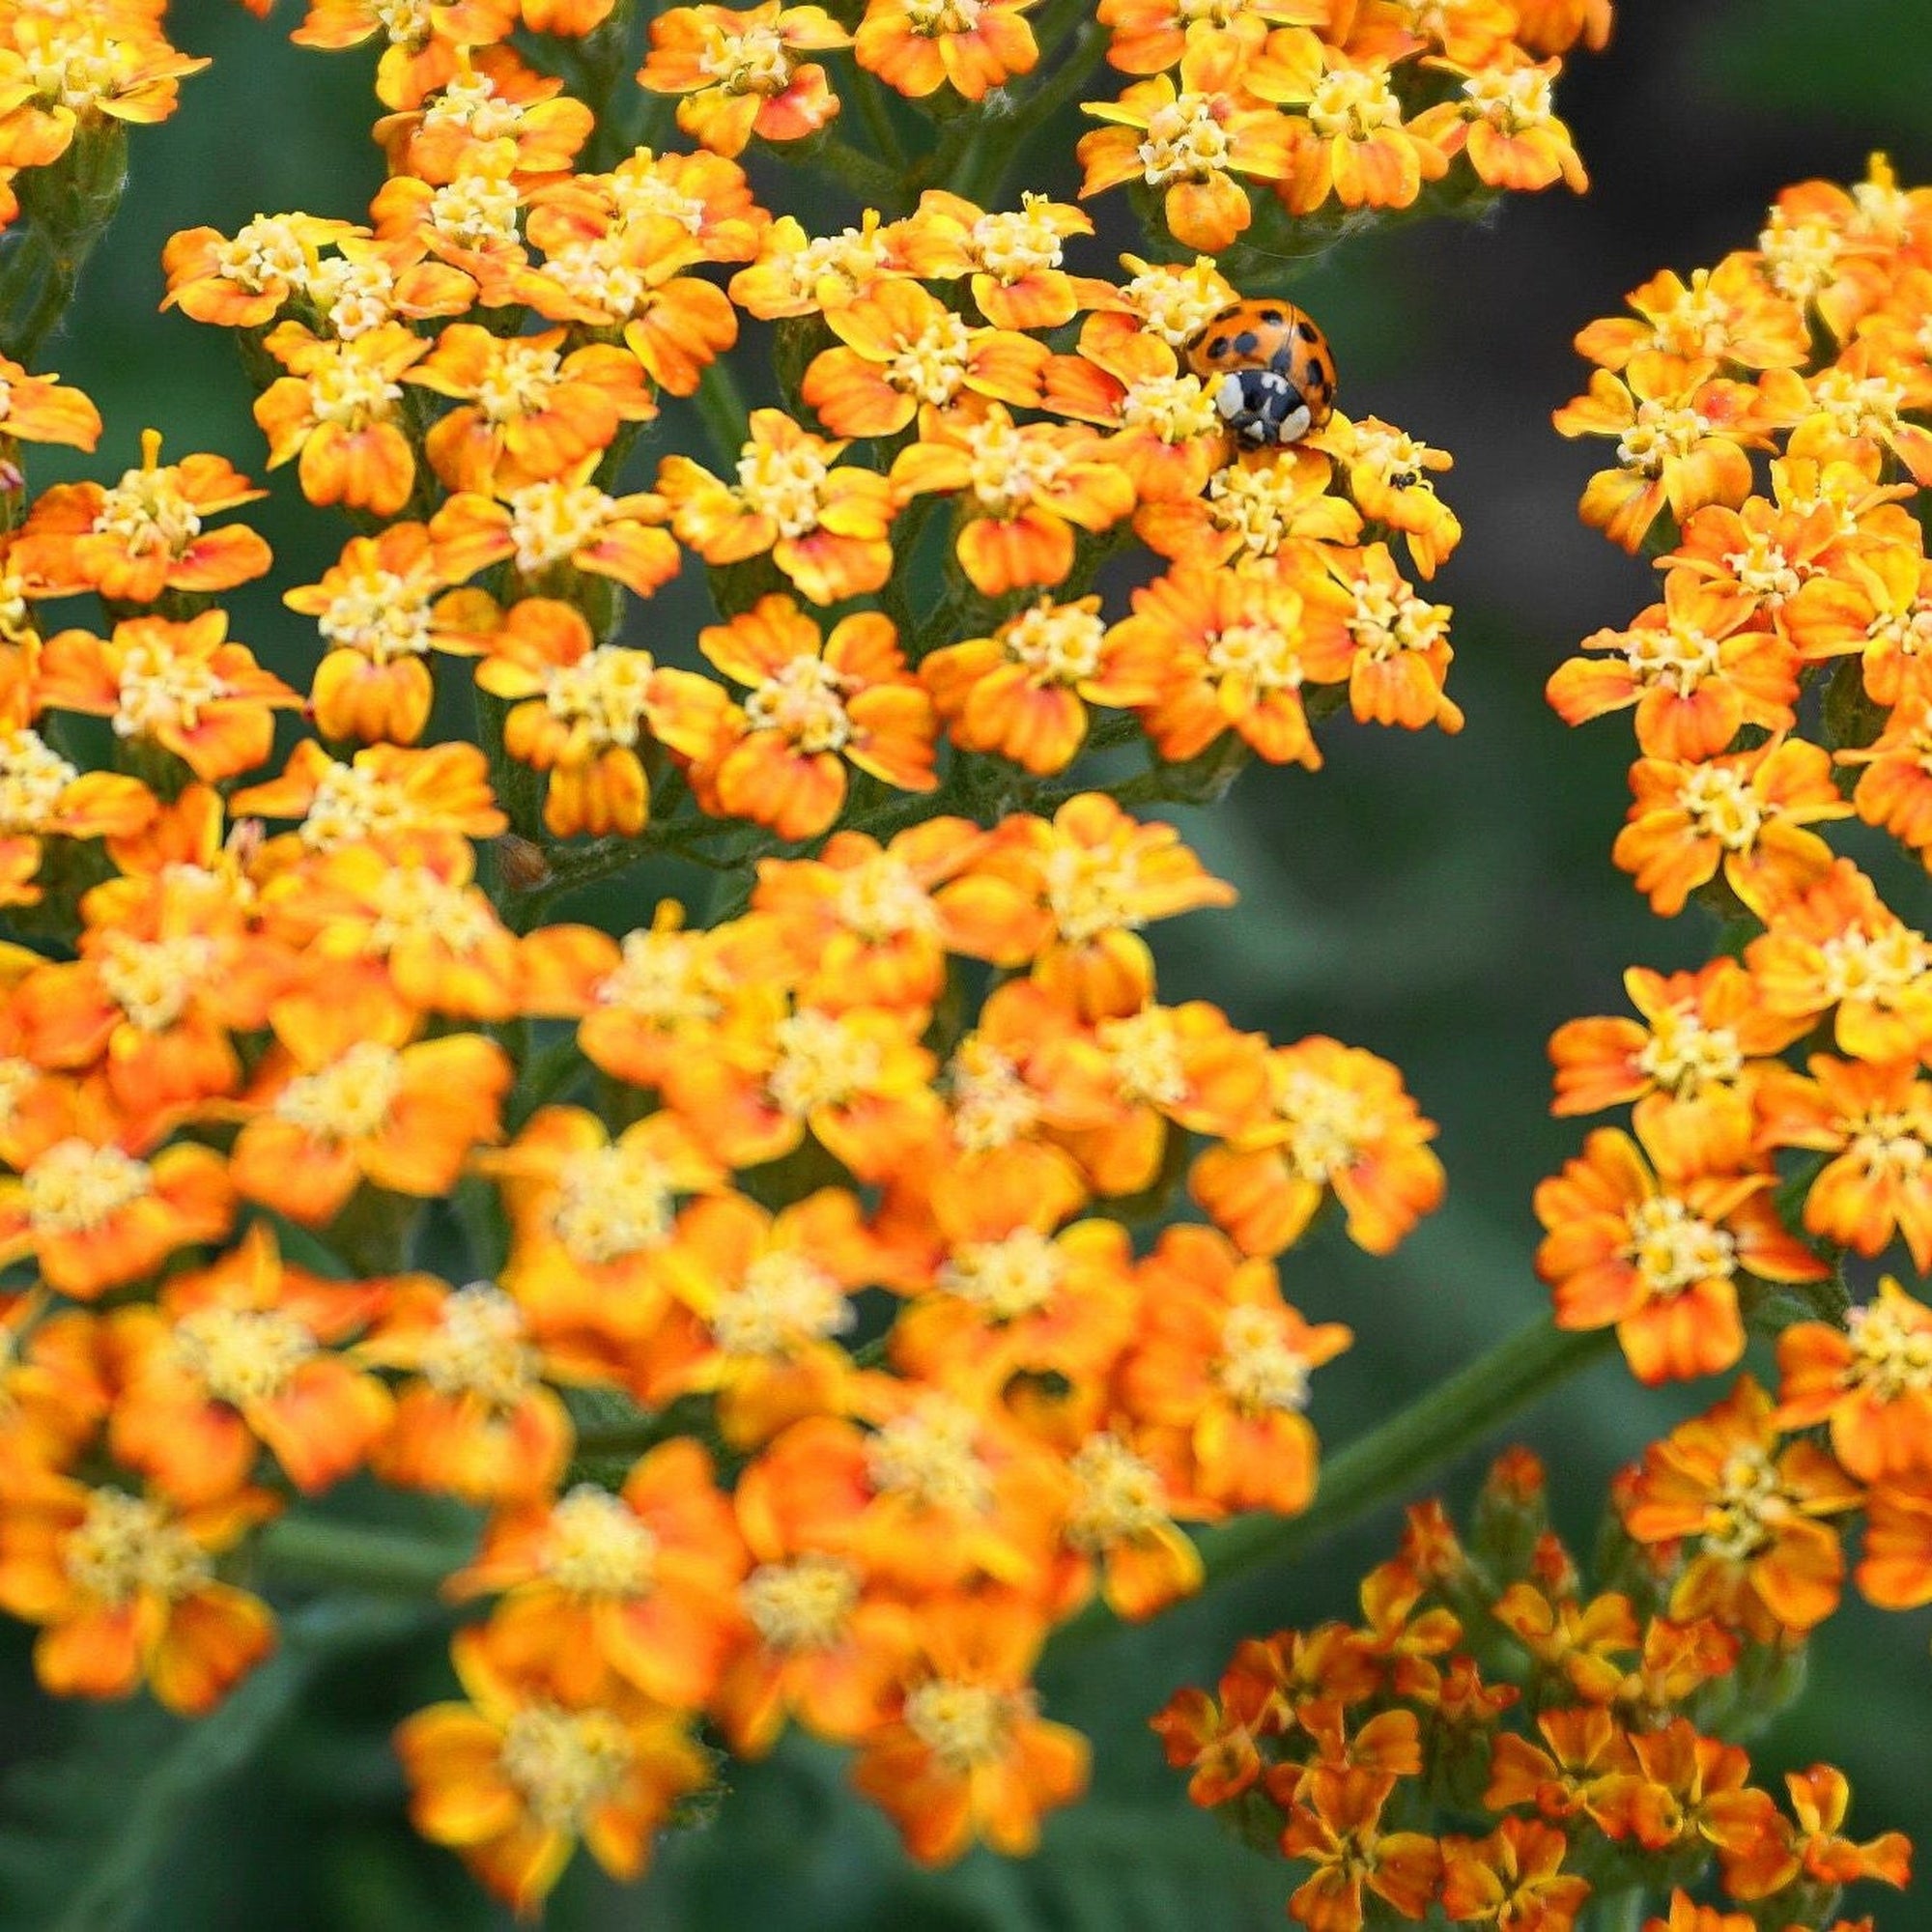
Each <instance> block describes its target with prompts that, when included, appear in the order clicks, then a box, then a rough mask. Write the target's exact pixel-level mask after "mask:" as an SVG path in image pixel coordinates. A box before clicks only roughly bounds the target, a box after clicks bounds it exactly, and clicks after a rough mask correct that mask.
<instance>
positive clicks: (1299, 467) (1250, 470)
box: [1134, 443, 1362, 579]
mask: <svg viewBox="0 0 1932 1932" xmlns="http://www.w3.org/2000/svg"><path fill="white" fill-rule="evenodd" d="M1334 483H1335V469H1334V465H1333V463H1332V462H1331V461H1330V460H1329V458H1328V457H1327V456H1325V455H1324V454H1323V453H1322V452H1321V450H1319V449H1311V448H1306V447H1304V446H1303V445H1301V444H1298V443H1297V444H1295V445H1293V447H1291V448H1288V449H1278V450H1243V451H1241V452H1240V453H1239V454H1238V455H1236V458H1235V459H1234V461H1233V462H1232V463H1227V464H1224V465H1223V466H1222V467H1221V468H1220V469H1217V470H1215V471H1214V473H1213V474H1212V475H1211V476H1210V477H1208V487H1207V489H1206V490H1204V491H1203V492H1202V493H1201V494H1200V495H1199V496H1198V497H1190V498H1188V499H1187V500H1186V501H1183V502H1170V501H1167V500H1164V499H1163V500H1157V501H1154V502H1150V503H1143V504H1142V505H1141V507H1140V509H1139V510H1138V511H1137V512H1136V513H1135V516H1134V534H1135V535H1136V536H1137V537H1139V538H1140V540H1141V541H1142V542H1143V543H1144V544H1146V545H1147V546H1148V548H1149V549H1150V550H1152V551H1157V552H1158V553H1159V554H1161V555H1162V556H1164V557H1166V558H1168V559H1169V560H1170V561H1171V562H1174V563H1198V564H1204V565H1212V564H1225V563H1229V562H1234V563H1236V564H1237V565H1238V564H1248V563H1254V562H1259V561H1262V560H1264V559H1265V558H1270V557H1274V556H1276V555H1282V556H1284V557H1288V556H1292V555H1293V554H1294V553H1295V552H1296V551H1312V550H1314V549H1317V548H1319V547H1320V546H1321V545H1325V544H1331V543H1338V544H1346V543H1353V542H1354V540H1355V539H1356V538H1357V537H1358V536H1360V535H1361V533H1362V517H1361V512H1360V511H1359V510H1357V509H1356V508H1355V506H1354V505H1353V504H1352V503H1350V502H1349V501H1348V500H1347V499H1346V498H1345V497H1340V496H1337V495H1335V494H1333V491H1334ZM1297 539H1306V540H1307V541H1306V542H1297V541H1296V540H1297ZM1296 574H1297V579H1301V578H1307V577H1311V576H1314V575H1317V574H1318V570H1317V568H1315V567H1309V566H1303V567H1302V568H1300V569H1299V570H1298V571H1297V573H1296Z"/></svg>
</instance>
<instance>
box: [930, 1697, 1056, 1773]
mask: <svg viewBox="0 0 1932 1932" xmlns="http://www.w3.org/2000/svg"><path fill="white" fill-rule="evenodd" d="M1033 1709H1034V1699H1033V1695H1032V1693H1031V1692H1030V1691H1026V1690H997V1689H995V1688H994V1686H992V1685H990V1684H960V1683H955V1682H954V1681H953V1680H952V1679H951V1678H947V1677H935V1678H933V1679H932V1680H931V1681H930V1682H929V1683H926V1684H921V1685H919V1686H917V1687H916V1688H915V1689H913V1690H908V1691H907V1692H906V1700H905V1714H904V1715H905V1726H906V1729H907V1730H909V1731H910V1732H911V1733H912V1734H913V1736H914V1737H916V1738H917V1739H918V1740H919V1741H920V1743H921V1744H923V1746H924V1747H926V1749H927V1750H929V1751H930V1752H931V1753H932V1754H933V1756H934V1757H936V1758H937V1759H938V1760H939V1762H940V1763H941V1764H942V1765H943V1766H944V1767H945V1768H946V1769H947V1770H948V1771H950V1772H952V1774H953V1775H954V1776H964V1775H965V1774H966V1773H968V1772H971V1771H973V1770H975V1769H977V1768H978V1767H980V1766H981V1765H993V1764H997V1763H999V1761H1000V1760H1001V1759H1002V1758H1003V1757H1005V1756H1006V1754H1007V1752H1008V1750H1009V1748H1010V1747H1011V1738H1012V1731H1013V1726H1014V1725H1015V1724H1016V1723H1019V1722H1020V1721H1022V1720H1023V1719H1025V1718H1027V1717H1029V1716H1031V1715H1032V1712H1033Z"/></svg>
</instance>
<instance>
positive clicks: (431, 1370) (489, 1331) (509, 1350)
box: [422, 1281, 541, 1409]
mask: <svg viewBox="0 0 1932 1932" xmlns="http://www.w3.org/2000/svg"><path fill="white" fill-rule="evenodd" d="M540 1367H541V1363H540V1361H539V1359H538V1356H537V1351H536V1350H535V1349H533V1348H532V1347H531V1346H530V1342H529V1336H528V1331H527V1330H526V1327H525V1325H524V1315H523V1310H522V1309H520V1308H519V1307H518V1306H517V1304H516V1303H515V1302H514V1301H512V1300H511V1299H510V1297H509V1296H508V1295H507V1294H505V1293H503V1291H502V1290H501V1289H500V1288H495V1287H493V1286H492V1285H491V1284H490V1283H488V1282H483V1281H478V1282H471V1283H470V1285H469V1287H468V1288H459V1289H457V1290H455V1291H454V1293H451V1294H450V1295H448V1296H447V1297H446V1298H445V1300H444V1301H443V1304H442V1319H441V1320H440V1322H439V1323H438V1324H437V1329H436V1332H435V1333H434V1334H433V1335H431V1336H430V1337H429V1338H428V1340H427V1341H426V1342H425V1343H424V1345H423V1350H422V1378H423V1379H424V1380H425V1381H426V1382H428V1383H429V1385H430V1387H431V1388H433V1389H434V1390H435V1391H436V1392H437V1393H438V1394H439V1395H465V1394H471V1395H480V1396H481V1397H482V1398H483V1400H484V1401H485V1402H487V1403H488V1404H489V1405H490V1406H492V1407H493V1408H499V1409H510V1408H515V1407H516V1406H518V1404H520V1403H521V1402H522V1401H523V1400H524V1399H525V1397H526V1396H527V1395H528V1394H529V1393H530V1391H531V1390H532V1389H533V1388H535V1387H536V1386H537V1376H538V1371H539V1369H540Z"/></svg>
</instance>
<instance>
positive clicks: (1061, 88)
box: [956, 20, 1108, 208]
mask: <svg viewBox="0 0 1932 1932" xmlns="http://www.w3.org/2000/svg"><path fill="white" fill-rule="evenodd" d="M1107 41H1108V35H1107V30H1106V28H1104V27H1102V26H1101V25H1099V23H1098V22H1097V21H1093V20H1090V21H1089V22H1088V23H1087V24H1086V25H1085V26H1083V27H1082V28H1081V29H1080V34H1079V38H1078V39H1077V40H1076V41H1075V42H1074V43H1073V46H1072V48H1071V50H1070V51H1069V53H1068V55H1067V59H1066V64H1065V66H1064V67H1060V68H1056V69H1055V70H1054V71H1052V73H1050V74H1048V75H1047V76H1046V77H1045V78H1044V79H1043V80H1042V81H1041V82H1040V84H1039V86H1038V88H1037V90H1036V91H1035V92H1034V93H1032V94H1030V95H1028V96H1027V98H1026V99H1024V100H1022V101H1021V102H1020V103H1019V105H1018V106H1017V107H1016V108H1015V109H1014V111H1013V112H1012V114H1010V115H1009V117H1008V118H1007V119H1006V120H1004V121H997V120H989V121H988V122H987V124H986V126H985V127H984V128H982V129H981V138H980V140H978V141H976V142H974V143H973V145H972V146H971V147H970V148H969V149H968V150H967V156H966V164H965V166H964V167H963V168H962V169H961V170H960V173H959V185H958V187H957V190H956V191H957V192H958V193H959V194H961V195H963V196H964V197H965V199H966V200H968V201H971V202H976V203H978V204H979V206H980V207H981V208H991V207H993V206H995V205H996V204H997V202H998V199H999V194H1000V189H1001V186H1002V185H1003V184H1004V183H1005V181H1006V178H1007V175H1008V173H1009V171H1010V170H1011V168H1012V166H1013V164H1014V163H1015V162H1016V161H1017V160H1018V159H1019V157H1020V150H1021V149H1022V148H1023V147H1024V146H1025V145H1026V143H1027V142H1028V141H1029V140H1030V139H1031V138H1032V136H1033V132H1034V130H1035V128H1038V127H1040V126H1041V125H1042V124H1043V123H1044V122H1046V121H1047V120H1048V119H1050V118H1051V117H1052V116H1053V115H1054V114H1056V113H1057V112H1058V111H1059V110H1060V109H1061V108H1062V107H1064V106H1065V104H1066V103H1067V101H1069V100H1071V99H1073V97H1074V96H1075V95H1076V94H1078V93H1079V92H1080V90H1081V89H1082V88H1083V87H1085V86H1086V84H1087V80H1088V77H1089V75H1091V74H1092V73H1093V71H1094V69H1095V68H1096V67H1098V66H1099V64H1100V57H1101V55H1102V54H1104V53H1105V52H1106V50H1107ZM1042 65H1043V63H1042Z"/></svg>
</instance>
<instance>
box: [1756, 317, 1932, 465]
mask: <svg viewBox="0 0 1932 1932" xmlns="http://www.w3.org/2000/svg"><path fill="white" fill-rule="evenodd" d="M1758 387H1759V389H1760V391H1761V392H1762V394H1763V397H1764V404H1765V408H1766V410H1767V411H1768V412H1774V413H1775V414H1776V415H1777V416H1778V417H1779V418H1781V419H1782V420H1785V421H1789V422H1790V423H1792V424H1793V428H1792V432H1791V441H1790V445H1789V447H1790V453H1791V454H1792V455H1793V456H1811V457H1817V458H1819V459H1820V460H1821V461H1830V460H1831V459H1833V458H1834V457H1853V458H1857V457H1858V456H1861V455H1862V454H1863V453H1865V452H1866V451H1871V452H1874V453H1878V452H1883V453H1885V454H1887V455H1889V456H1891V457H1893V458H1894V459H1896V461H1897V462H1898V463H1899V464H1900V465H1901V466H1902V467H1903V468H1904V469H1905V471H1906V473H1907V474H1908V475H1910V476H1911V478H1912V480H1913V481H1914V482H1915V483H1917V484H1918V486H1919V487H1920V488H1921V489H1923V488H1924V487H1925V486H1926V484H1928V483H1932V430H1927V429H1925V428H1924V427H1922V426H1921V425H1920V424H1918V423H1915V422H1910V421H1908V420H1906V414H1905V412H1907V411H1911V412H1913V413H1915V414H1922V413H1923V412H1925V410H1926V409H1927V408H1928V407H1932V367H1927V366H1926V365H1925V364H1924V363H1923V362H1919V363H1918V364H1917V365H1916V366H1915V365H1914V364H1913V363H1911V362H1901V361H1900V360H1899V359H1898V358H1896V357H1894V356H1891V355H1887V354H1886V352H1885V350H1884V348H1883V346H1882V345H1880V344H1879V343H1877V342H1873V341H1861V342H1854V343H1853V344H1852V345H1851V346H1850V348H1848V349H1846V350H1845V351H1844V352H1843V353H1842V354H1841V355H1839V356H1838V358H1837V360H1836V361H1835V362H1833V363H1832V364H1831V365H1830V366H1829V367H1828V368H1824V369H1820V370H1819V371H1818V372H1817V373H1816V374H1815V375H1812V376H1808V377H1807V376H1801V375H1800V374H1799V373H1798V372H1797V371H1796V370H1792V369H1768V370H1766V371H1765V373H1764V375H1763V376H1762V377H1760V378H1759V381H1758Z"/></svg>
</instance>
